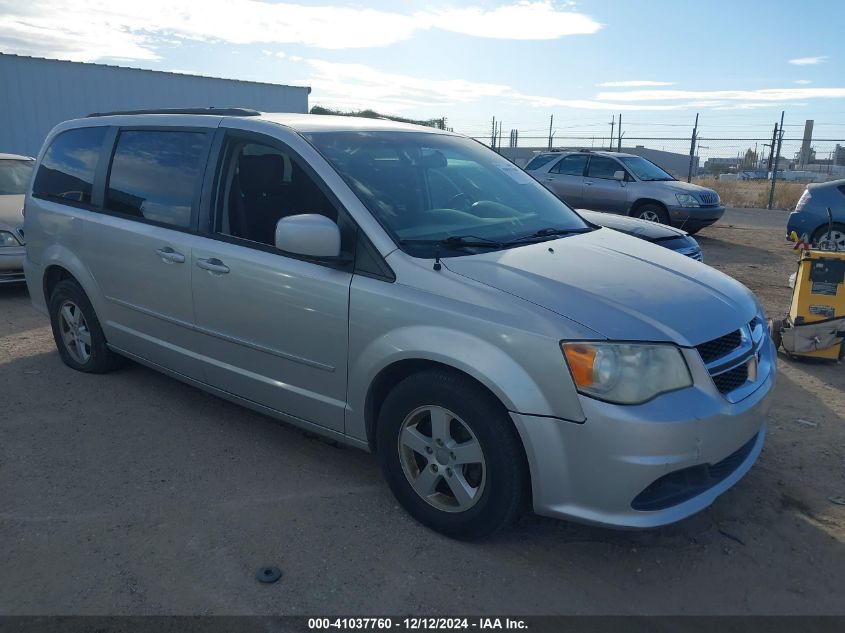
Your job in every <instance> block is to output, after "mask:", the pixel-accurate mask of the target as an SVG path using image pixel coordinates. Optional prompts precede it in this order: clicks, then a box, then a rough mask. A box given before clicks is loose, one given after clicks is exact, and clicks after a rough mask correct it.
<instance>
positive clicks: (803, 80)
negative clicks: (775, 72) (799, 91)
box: [795, 79, 813, 85]
mask: <svg viewBox="0 0 845 633" xmlns="http://www.w3.org/2000/svg"><path fill="white" fill-rule="evenodd" d="M795 83H797V84H804V85H806V84H811V83H813V82H812V81H810V80H809V79H796V80H795Z"/></svg>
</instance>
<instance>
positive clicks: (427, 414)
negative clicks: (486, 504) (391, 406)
mask: <svg viewBox="0 0 845 633" xmlns="http://www.w3.org/2000/svg"><path fill="white" fill-rule="evenodd" d="M398 449H399V461H400V463H401V464H402V471H403V472H404V473H405V477H406V478H407V480H408V483H410V484H411V487H412V488H413V489H414V491H415V492H416V493H417V494H418V495H419V496H420V497H422V498H423V499H425V501H426V502H428V503H429V504H430V505H432V506H434V507H435V508H437V509H438V510H442V511H444V512H464V511H466V510H469V509H470V508H472V507H473V506H474V505H475V504H476V503H478V500H479V499H480V498H481V495H482V493H483V492H484V486H485V484H486V481H487V466H486V463H485V460H484V452H483V450H482V448H481V444H480V443H479V441H478V438H476V436H475V434H474V433H473V432H472V429H470V427H469V426H468V425H467V423H466V422H464V421H463V420H462V419H461V418H459V417H458V416H457V415H455V414H454V413H453V412H451V411H449V410H448V409H445V408H443V407H439V406H434V405H429V406H423V407H419V408H417V409H414V410H413V411H412V412H411V413H409V414H408V415H407V416H406V418H405V420H404V421H403V423H402V426H401V427H400V430H399V438H398Z"/></svg>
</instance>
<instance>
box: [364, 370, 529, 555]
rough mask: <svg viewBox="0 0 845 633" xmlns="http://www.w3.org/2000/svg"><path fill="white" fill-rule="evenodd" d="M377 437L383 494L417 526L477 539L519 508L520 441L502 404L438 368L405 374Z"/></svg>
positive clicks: (523, 488)
mask: <svg viewBox="0 0 845 633" xmlns="http://www.w3.org/2000/svg"><path fill="white" fill-rule="evenodd" d="M376 433H377V437H376V440H377V448H378V458H379V462H380V464H381V468H382V472H383V473H384V477H385V479H386V480H387V483H388V485H389V486H390V489H391V490H392V491H393V494H394V495H395V496H396V498H397V500H398V501H399V503H400V504H402V507H404V508H405V510H407V511H408V513H409V514H410V515H411V516H413V517H414V518H415V519H416V520H417V521H419V522H420V523H422V524H423V525H426V526H428V527H429V528H431V529H433V530H436V531H438V532H441V533H443V534H446V535H447V536H451V537H454V538H459V539H465V540H473V539H480V538H484V537H486V536H489V535H491V534H493V533H495V532H497V531H499V530H501V529H503V528H505V527H507V526H508V525H510V524H511V523H512V522H513V521H514V520H515V519H516V518H517V516H518V515H519V514H520V512H521V511H522V510H523V509H524V507H525V500H526V498H527V495H526V493H527V491H528V487H529V480H528V473H527V465H526V462H525V455H524V452H523V449H522V443H521V441H520V439H519V435H518V434H517V432H516V429H515V428H514V426H513V423H512V421H511V419H510V417H509V416H508V414H507V411H506V410H505V408H504V407H503V406H502V405H501V403H499V402H498V401H497V400H495V399H494V398H493V397H492V396H491V395H490V394H489V393H487V392H486V391H485V390H484V389H482V388H481V387H480V386H479V385H477V384H476V383H475V382H474V381H472V380H471V379H470V378H468V377H466V376H464V375H462V374H459V373H457V372H453V371H449V370H445V369H433V370H427V371H423V372H420V373H418V374H414V375H412V376H409V377H408V378H406V379H405V380H403V381H402V382H400V383H399V384H398V385H396V387H394V388H393V390H392V391H391V392H390V393H389V394H388V396H387V398H385V401H384V403H383V404H382V407H381V412H380V414H379V418H378V427H377V431H376Z"/></svg>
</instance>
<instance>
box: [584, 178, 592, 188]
mask: <svg viewBox="0 0 845 633" xmlns="http://www.w3.org/2000/svg"><path fill="white" fill-rule="evenodd" d="M584 184H585V185H586V186H588V187H592V186H593V184H594V183H593V181H592V180H591V181H589V182H585V183H584Z"/></svg>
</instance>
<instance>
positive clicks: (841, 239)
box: [810, 222, 845, 251]
mask: <svg viewBox="0 0 845 633" xmlns="http://www.w3.org/2000/svg"><path fill="white" fill-rule="evenodd" d="M830 229H831V230H830V231H828V225H827V224H825V225H824V226H821V227H819V228H818V229H816V232H815V233H813V237H812V238H811V239H810V241H811V242H812V243H813V246H818V245H819V242H820V241H821V240H822V239H825V238H827V236H828V234H829V233H832V234H833V239H834V240H835V242H836V245H837V246H838V247H839V250H840V251H845V224H840V223H839V222H834V223H833V226H832V227H830Z"/></svg>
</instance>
